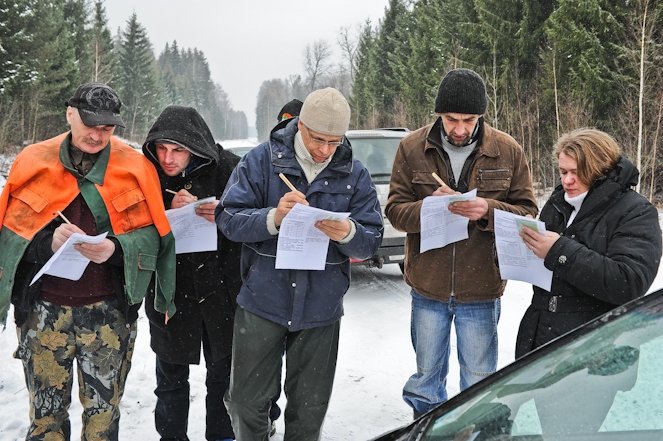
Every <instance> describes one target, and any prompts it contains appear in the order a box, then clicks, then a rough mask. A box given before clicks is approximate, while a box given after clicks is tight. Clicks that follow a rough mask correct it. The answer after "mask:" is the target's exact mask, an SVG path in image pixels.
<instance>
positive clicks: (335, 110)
mask: <svg viewBox="0 0 663 441" xmlns="http://www.w3.org/2000/svg"><path fill="white" fill-rule="evenodd" d="M299 119H300V121H301V122H302V123H303V124H304V125H305V126H306V127H308V128H309V129H311V130H313V131H314V132H318V133H321V134H323V135H330V136H343V135H345V132H346V131H347V130H348V127H350V105H349V104H348V102H347V100H346V99H345V97H344V96H343V94H342V93H341V92H339V91H338V90H336V89H334V88H332V87H327V88H325V89H318V90H314V91H313V92H311V93H310V94H309V95H308V96H307V97H306V99H305V100H304V105H303V106H302V110H301V112H300V113H299Z"/></svg>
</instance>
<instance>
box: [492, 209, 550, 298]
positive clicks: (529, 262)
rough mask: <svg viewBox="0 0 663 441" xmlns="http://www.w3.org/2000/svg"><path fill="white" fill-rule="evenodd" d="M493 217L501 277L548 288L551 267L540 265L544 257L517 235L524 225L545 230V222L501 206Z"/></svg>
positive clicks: (540, 230)
mask: <svg viewBox="0 0 663 441" xmlns="http://www.w3.org/2000/svg"><path fill="white" fill-rule="evenodd" d="M494 220H495V247H496V248H497V260H498V261H499V264H500V275H501V276H502V279H504V280H520V281H522V282H528V283H531V284H532V285H536V286H538V287H539V288H542V289H545V290H546V291H550V285H551V284H552V271H550V270H549V269H547V268H546V267H545V266H544V265H543V259H540V258H539V257H537V256H536V255H535V254H534V253H533V252H532V251H531V250H530V249H529V248H527V246H526V245H525V242H523V240H522V239H521V237H520V235H519V232H520V230H521V229H522V228H523V226H527V227H529V228H531V229H533V230H536V231H538V232H539V233H542V234H545V232H546V225H545V224H544V223H543V222H540V221H538V220H536V219H532V218H529V217H525V216H519V215H517V214H513V213H509V212H507V211H502V210H495V212H494Z"/></svg>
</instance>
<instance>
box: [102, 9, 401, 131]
mask: <svg viewBox="0 0 663 441" xmlns="http://www.w3.org/2000/svg"><path fill="white" fill-rule="evenodd" d="M104 4H105V7H106V14H107V17H108V21H109V27H110V29H111V32H112V33H113V34H115V33H116V30H117V28H118V27H121V28H122V29H124V28H125V27H126V22H127V20H128V19H129V17H130V16H131V14H132V13H133V12H136V14H137V16H138V21H139V22H140V23H141V24H142V25H143V26H144V27H145V28H146V29H147V32H148V35H149V37H150V41H151V42H152V45H153V49H154V52H155V56H157V57H158V56H159V53H161V51H162V50H163V48H164V46H165V44H166V43H167V42H172V41H173V40H177V43H178V44H179V46H180V48H194V47H196V48H198V49H200V50H201V51H202V52H203V53H204V54H205V56H206V57H207V61H208V62H209V67H210V70H211V72H212V79H213V80H214V81H215V82H216V83H218V84H220V85H221V87H223V89H224V90H225V91H226V93H227V94H228V96H229V98H230V101H231V103H232V105H233V108H235V109H236V110H242V111H244V112H245V113H246V116H247V118H248V122H249V126H254V125H255V106H256V96H257V95H258V89H259V88H260V84H261V83H262V82H263V81H264V80H269V79H273V78H286V77H288V76H289V75H292V74H302V73H303V60H304V57H303V53H304V49H305V47H306V45H307V44H310V43H312V42H313V41H315V40H318V39H324V40H327V41H328V42H329V43H330V45H331V46H332V48H333V50H334V54H335V56H336V57H338V58H339V59H340V50H339V48H338V45H337V43H336V38H337V35H338V31H339V29H340V28H341V27H350V28H351V29H352V30H353V31H354V35H357V32H358V31H357V28H359V27H360V26H361V24H362V23H363V22H364V21H365V20H366V19H369V18H370V19H371V22H372V23H373V24H377V22H378V21H379V20H380V19H382V18H383V16H384V8H385V7H386V6H387V4H388V0H335V1H321V0H292V1H283V2H278V1H267V0H234V1H223V0H175V1H163V0H140V1H135V0H106V1H105V3H104Z"/></svg>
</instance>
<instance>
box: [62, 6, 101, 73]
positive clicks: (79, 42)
mask: <svg viewBox="0 0 663 441" xmlns="http://www.w3.org/2000/svg"><path fill="white" fill-rule="evenodd" d="M63 15H64V22H65V28H64V29H67V31H68V34H69V36H70V37H71V41H72V44H73V47H74V56H75V57H76V60H77V63H78V70H79V78H80V79H81V81H82V82H87V81H91V80H92V78H93V68H94V66H93V64H92V53H91V52H90V50H91V47H90V40H91V39H92V35H91V30H90V26H89V23H90V11H89V8H88V2H87V0H66V1H65V2H64V4H63Z"/></svg>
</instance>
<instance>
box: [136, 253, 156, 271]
mask: <svg viewBox="0 0 663 441" xmlns="http://www.w3.org/2000/svg"><path fill="white" fill-rule="evenodd" d="M138 269H139V270H143V271H155V270H156V269H157V256H154V255H152V254H145V253H138Z"/></svg>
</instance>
